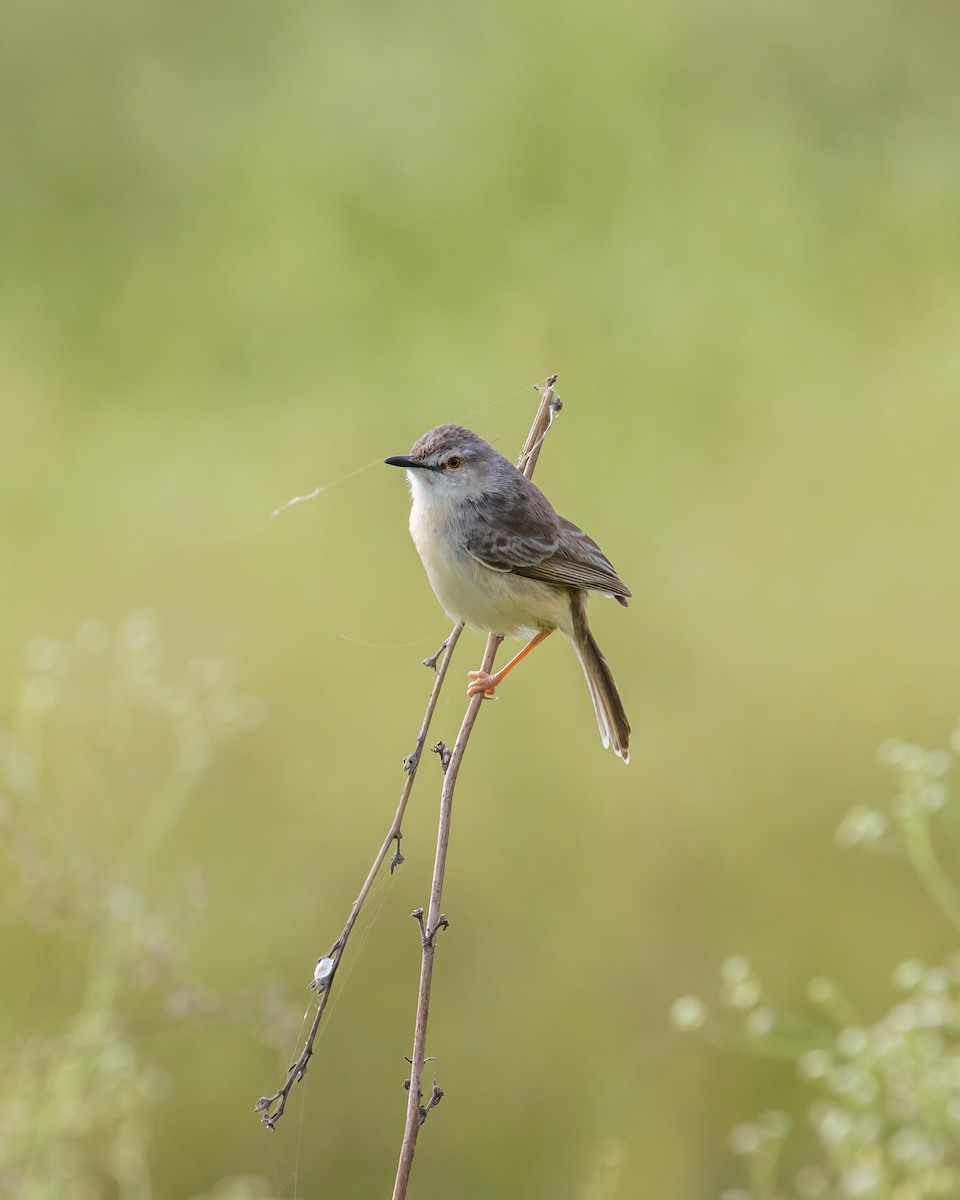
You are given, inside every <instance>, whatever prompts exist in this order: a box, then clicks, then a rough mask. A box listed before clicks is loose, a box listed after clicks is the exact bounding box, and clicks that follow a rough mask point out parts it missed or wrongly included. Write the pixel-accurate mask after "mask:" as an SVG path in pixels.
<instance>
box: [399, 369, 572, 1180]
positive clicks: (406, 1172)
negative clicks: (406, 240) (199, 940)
mask: <svg viewBox="0 0 960 1200" xmlns="http://www.w3.org/2000/svg"><path fill="white" fill-rule="evenodd" d="M556 382H557V377H556V375H551V376H550V378H549V379H548V380H547V384H546V387H545V388H544V390H543V391H542V392H541V394H540V407H539V408H538V409H537V415H536V417H534V420H533V425H532V426H531V427H530V433H529V434H528V435H527V440H526V442H524V446H523V450H522V451H521V454H520V458H519V459H518V464H517V465H518V466H519V468H520V470H521V471H522V472H523V473H524V475H526V477H527V478H528V479H529V478H530V477H531V476H532V475H533V470H534V467H535V466H536V465H537V459H538V457H539V455H540V449H541V446H542V445H543V439H544V438H545V437H546V435H547V432H548V431H549V429H550V427H551V425H552V424H553V421H554V418H555V417H556V415H557V413H558V412H559V411H560V408H561V407H562V406H561V403H560V399H559V397H558V396H557V395H556V393H555V392H554V390H553V389H554V384H555V383H556ZM502 641H503V638H502V637H501V636H500V635H499V634H495V633H491V634H490V636H489V637H488V638H487V646H486V650H485V651H484V655H483V663H482V665H481V670H482V671H485V672H487V673H489V672H490V670H491V669H492V667H493V661H494V659H495V658H496V654H497V650H498V649H499V648H500V643H501V642H502ZM483 699H484V697H483V693H482V692H481V693H478V694H477V695H476V696H472V697H471V699H470V702H469V704H468V705H467V711H466V714H465V715H464V718H463V723H462V725H461V726H460V732H459V733H458V734H457V740H456V742H455V743H454V747H453V751H452V752H451V753H450V757H449V759H448V760H446V762H445V761H444V760H445V755H444V753H443V751H440V753H441V765H442V766H443V770H444V776H443V790H442V791H441V793H440V823H439V827H438V829H437V853H436V858H435V860H434V866H433V882H432V884H431V888H430V907H429V909H428V910H427V921H426V929H424V925H423V912H422V910H420V909H418V910H417V913H419V916H418V918H417V919H418V921H419V922H420V929H421V944H422V957H421V962H420V988H419V991H418V994H417V1016H416V1023H415V1026H414V1034H413V1056H412V1058H411V1060H410V1063H411V1065H410V1080H409V1093H410V1094H409V1097H408V1099H407V1116H406V1121H405V1124H404V1130H403V1142H402V1144H401V1146H400V1161H399V1162H398V1164H397V1176H396V1180H395V1182H394V1185H393V1200H405V1197H406V1195H407V1186H408V1184H409V1182H410V1170H411V1168H412V1166H413V1156H414V1154H415V1153H416V1149H417V1135H418V1133H419V1132H420V1126H421V1125H422V1124H423V1122H424V1120H425V1119H426V1114H427V1112H428V1111H429V1110H430V1108H431V1107H433V1106H434V1103H435V1102H431V1103H430V1104H427V1105H424V1104H423V1093H422V1091H421V1088H420V1083H421V1080H422V1078H423V1064H424V1057H425V1055H426V1045H427V1020H428V1017H429V1014H430V992H431V987H432V984H433V960H434V955H435V951H436V940H437V939H436V934H437V931H438V929H440V928H445V927H446V925H447V920H446V917H444V916H443V913H442V912H441V909H440V902H441V898H442V895H443V879H444V874H445V873H446V868H447V850H448V847H449V845H450V824H451V818H452V815H453V796H454V792H455V790H456V786H457V776H458V774H459V773H460V764H461V763H462V762H463V756H464V753H465V752H466V749H467V743H468V742H469V740H470V734H471V733H472V732H473V726H474V724H475V723H476V720H477V717H478V715H479V713H480V706H481V704H482V703H483ZM444 750H445V748H444ZM415 915H416V914H415ZM405 1086H407V1085H405ZM436 1090H437V1089H436V1084H435V1083H434V1095H436ZM440 1094H441V1096H442V1092H441V1093H440ZM431 1099H432V1098H431Z"/></svg>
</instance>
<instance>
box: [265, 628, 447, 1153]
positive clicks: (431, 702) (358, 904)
mask: <svg viewBox="0 0 960 1200" xmlns="http://www.w3.org/2000/svg"><path fill="white" fill-rule="evenodd" d="M462 632H463V623H462V622H461V621H458V622H457V624H456V625H454V627H453V629H451V630H450V634H449V636H448V637H447V640H446V641H445V642H444V643H443V645H442V646H441V647H440V649H439V650H438V651H437V653H436V654H434V655H432V656H431V657H430V658H428V659H424V666H428V667H432V668H433V669H434V670H435V671H436V673H437V677H436V679H435V680H434V681H433V688H432V690H431V692H430V698H429V699H428V701H427V707H426V711H425V712H424V714H423V720H422V721H421V723H420V732H419V733H418V734H417V740H416V743H415V744H414V748H413V751H412V753H410V754H408V755H407V757H406V758H405V759H404V760H403V769H404V770H405V771H406V773H407V779H406V782H405V783H404V785H403V791H402V792H401V793H400V802H399V804H398V805H397V811H396V813H395V814H394V817H393V821H392V822H391V823H390V828H389V829H388V830H387V835H386V837H385V838H384V839H383V845H382V846H381V847H380V849H379V850H378V852H377V856H376V858H375V859H374V860H373V865H372V866H371V867H370V870H369V872H368V873H367V877H366V879H365V880H364V881H363V886H362V887H361V889H360V892H359V894H358V896H357V898H356V900H354V902H353V907H352V908H351V909H350V915H349V916H348V917H347V923H346V925H344V927H343V932H342V933H341V934H340V937H339V938H338V939H337V941H336V942H335V944H334V946H333V949H332V950H331V951H330V957H331V958H332V959H333V966H332V968H331V970H330V973H329V975H328V976H327V977H326V979H325V981H324V983H323V987H322V989H321V990H320V992H319V996H318V1003H317V1012H316V1015H315V1016H314V1018H313V1024H312V1025H311V1027H310V1032H309V1034H308V1035H307V1040H306V1041H305V1042H304V1044H303V1049H302V1050H301V1051H300V1056H299V1057H298V1058H297V1060H296V1062H294V1063H292V1064H291V1065H290V1067H288V1069H287V1079H286V1082H285V1083H284V1085H283V1087H282V1088H280V1090H279V1091H278V1092H275V1093H274V1095H272V1096H261V1098H260V1099H259V1100H258V1101H257V1104H256V1107H255V1109H254V1111H255V1112H258V1113H262V1114H263V1116H262V1117H261V1120H262V1121H263V1123H264V1125H266V1126H267V1128H268V1129H276V1127H277V1122H278V1121H279V1120H280V1118H281V1117H282V1116H283V1110H284V1109H285V1108H286V1106H287V1097H288V1096H289V1095H290V1091H291V1089H292V1088H293V1085H294V1084H295V1083H299V1081H300V1080H301V1079H302V1078H303V1077H304V1075H305V1074H306V1070H307V1064H308V1063H309V1062H310V1059H311V1057H312V1055H313V1047H314V1043H315V1042H316V1040H317V1031H318V1030H319V1028H320V1022H321V1020H322V1019H323V1014H324V1011H325V1009H326V1007H327V1001H328V1000H329V999H330V992H331V989H332V987H333V982H334V979H335V978H336V974H337V969H338V967H339V966H340V961H341V959H342V958H343V954H344V951H345V950H346V948H347V941H348V940H349V938H350V934H351V932H352V930H353V927H354V925H355V924H356V922H357V918H358V917H359V916H360V910H361V909H362V908H363V905H364V902H365V901H366V899H367V896H368V895H369V894H370V889H371V888H372V887H373V882H374V880H375V879H376V877H377V875H378V873H379V871H380V868H381V867H382V866H383V862H384V859H385V858H386V857H387V853H388V851H389V850H390V847H391V846H392V845H393V844H394V842H396V844H397V849H396V853H395V854H394V856H393V859H392V860H391V864H390V870H391V871H393V869H394V867H395V866H398V865H399V863H401V862H402V861H403V858H402V856H401V854H400V838H401V836H402V834H401V831H400V827H401V825H402V823H403V815H404V813H405V812H406V810H407V801H408V800H409V799H410V793H411V792H412V791H413V781H414V779H415V778H416V775H417V767H418V766H419V765H420V757H421V755H422V754H423V747H424V743H425V742H426V740H427V733H428V732H429V729H430V721H431V720H432V718H433V713H434V710H435V709H436V707H437V700H438V699H439V697H440V689H441V688H442V687H443V681H444V679H445V678H446V675H447V668H448V666H449V665H450V658H451V656H452V654H453V650H454V647H455V646H456V644H457V641H458V640H459V638H460V634H461V633H462ZM438 663H439V666H438Z"/></svg>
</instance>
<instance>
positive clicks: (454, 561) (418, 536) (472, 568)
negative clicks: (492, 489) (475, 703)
mask: <svg viewBox="0 0 960 1200" xmlns="http://www.w3.org/2000/svg"><path fill="white" fill-rule="evenodd" d="M411 484H412V491H413V506H412V508H411V509H410V534H411V536H412V538H413V541H414V544H415V545H416V547H417V550H418V551H419V554H420V558H421V559H422V560H423V565H424V567H425V568H426V571H427V576H428V578H429V580H430V585H431V587H432V588H433V590H434V592H435V593H436V597H437V599H438V600H439V601H440V603H441V604H442V605H443V607H444V609H445V610H446V612H447V614H448V615H449V616H450V617H452V618H453V619H454V620H455V621H464V622H466V624H468V625H472V626H474V627H475V628H477V629H484V630H486V631H487V632H490V633H502V634H514V635H516V636H523V635H524V634H532V633H534V632H536V631H538V630H541V629H562V630H563V631H564V632H566V633H568V634H569V632H570V631H571V615H570V602H569V598H568V595H567V593H566V591H565V590H564V589H562V588H557V587H553V586H551V585H549V584H544V583H538V582H537V581H536V580H533V579H524V578H522V577H521V576H519V575H512V574H510V573H509V572H503V571H494V570H492V569H491V568H490V567H486V566H484V565H483V563H480V562H478V561H477V560H476V559H475V558H472V557H471V556H470V555H469V554H468V553H467V551H466V549H465V547H464V538H463V534H462V531H461V525H460V522H459V520H458V518H457V509H456V504H455V502H454V501H453V500H452V499H451V498H450V497H448V496H444V495H438V494H437V489H434V488H429V487H427V486H424V484H423V482H422V481H421V480H419V479H417V478H414V479H412V480H411Z"/></svg>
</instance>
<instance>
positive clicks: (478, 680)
mask: <svg viewBox="0 0 960 1200" xmlns="http://www.w3.org/2000/svg"><path fill="white" fill-rule="evenodd" d="M551 633H553V630H552V629H541V630H540V632H539V633H538V634H537V636H536V637H534V638H531V639H530V641H529V642H527V644H526V645H525V646H524V648H523V649H522V650H521V651H520V653H519V654H515V655H514V656H513V658H511V659H510V661H509V662H508V663H507V665H506V666H505V667H504V668H503V669H502V670H500V671H498V672H497V673H496V675H488V674H487V672H486V671H468V672H467V674H468V675H469V676H470V678H471V679H472V680H473V682H472V683H469V684H467V695H468V696H476V695H477V693H478V692H483V694H484V696H488V697H489V696H495V695H496V693H497V684H499V683H501V682H502V681H503V680H504V679H505V678H506V676H507V675H509V674H510V672H511V671H512V670H513V668H514V667H515V666H516V665H517V663H518V662H520V660H521V659H522V658H526V657H527V655H528V654H529V653H530V651H531V650H532V649H533V648H534V646H539V645H540V643H541V642H542V641H543V639H544V638H548V637H549V636H550V634H551Z"/></svg>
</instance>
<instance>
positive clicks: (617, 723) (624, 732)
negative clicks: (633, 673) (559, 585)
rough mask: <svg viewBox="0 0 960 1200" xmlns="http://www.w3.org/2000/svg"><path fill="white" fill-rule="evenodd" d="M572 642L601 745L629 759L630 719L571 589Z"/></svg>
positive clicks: (578, 597)
mask: <svg viewBox="0 0 960 1200" xmlns="http://www.w3.org/2000/svg"><path fill="white" fill-rule="evenodd" d="M571 608H572V609H573V639H572V640H573V645H574V649H575V650H576V652H577V657H578V658H579V659H580V665H581V666H582V667H583V673H584V675H586V677H587V686H588V687H589V688H590V697H591V699H592V700H593V707H594V711H595V712H596V714H597V724H598V725H599V726H600V738H601V740H602V741H603V744H604V746H612V747H613V752H614V754H616V755H617V756H618V757H619V758H622V759H623V761H624V762H625V763H628V762H629V761H630V722H629V721H628V720H627V714H626V713H625V712H624V711H623V701H622V700H621V699H620V693H619V692H618V691H617V685H616V683H615V682H614V679H613V672H612V671H611V670H610V665H609V663H608V662H607V660H606V659H605V658H604V657H603V652H602V651H601V649H600V647H599V646H598V645H597V640H596V638H595V637H594V636H593V634H592V633H591V632H590V626H589V625H588V624H587V614H586V603H585V599H584V597H583V596H582V595H577V594H576V593H574V596H573V599H572V602H571Z"/></svg>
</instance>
